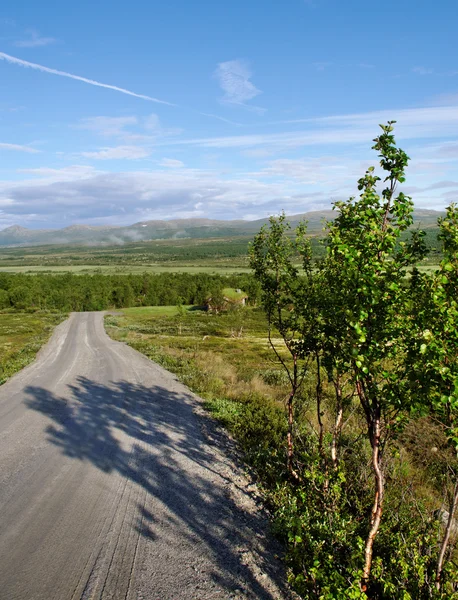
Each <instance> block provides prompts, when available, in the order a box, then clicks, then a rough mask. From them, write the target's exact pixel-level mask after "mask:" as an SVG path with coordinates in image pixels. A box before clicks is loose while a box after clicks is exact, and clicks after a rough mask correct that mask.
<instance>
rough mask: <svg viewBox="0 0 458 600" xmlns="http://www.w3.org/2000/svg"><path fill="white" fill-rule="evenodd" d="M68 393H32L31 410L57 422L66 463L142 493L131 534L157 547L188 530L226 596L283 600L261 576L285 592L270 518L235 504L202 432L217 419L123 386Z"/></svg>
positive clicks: (55, 433)
mask: <svg viewBox="0 0 458 600" xmlns="http://www.w3.org/2000/svg"><path fill="white" fill-rule="evenodd" d="M69 388H70V389H69V393H68V394H66V396H65V397H58V396H56V395H54V394H53V393H51V392H49V391H47V390H45V389H43V388H40V387H32V386H30V387H28V388H27V389H26V392H27V394H28V399H27V405H28V407H29V408H31V409H33V410H36V411H39V412H40V413H42V414H44V415H46V416H47V417H48V418H49V419H50V420H51V422H50V424H49V425H48V427H47V434H48V437H49V440H50V442H51V443H52V444H54V445H56V446H58V447H59V448H60V449H61V451H62V453H63V454H64V455H65V456H68V457H71V458H73V459H76V460H79V461H88V462H90V463H91V464H93V465H94V466H95V467H96V468H97V469H100V470H101V471H103V472H105V473H117V474H119V475H121V476H122V477H124V478H126V479H127V480H128V481H130V482H133V484H134V485H135V487H136V488H137V489H139V490H140V491H141V492H142V493H141V494H138V498H140V497H141V498H142V500H141V501H138V502H137V511H138V519H137V521H136V523H135V524H134V525H133V527H135V529H136V530H137V532H138V533H139V534H140V535H142V536H144V537H145V538H146V539H147V540H148V543H149V544H152V546H151V547H152V548H154V544H155V543H156V542H157V543H158V544H159V543H160V540H159V538H161V537H163V536H164V530H165V531H167V530H171V529H172V530H174V531H175V530H176V531H179V532H182V533H180V536H182V537H181V540H180V542H179V543H180V544H184V545H188V546H189V547H190V548H191V549H192V548H195V552H198V553H200V554H205V555H207V556H210V557H211V558H210V564H212V565H213V567H212V571H211V573H208V575H209V576H210V577H211V579H212V580H213V582H214V583H215V584H216V585H218V586H219V587H222V588H223V589H225V590H227V591H228V596H227V598H229V597H232V594H233V593H235V594H241V593H242V594H243V595H244V597H252V598H260V599H266V600H273V599H274V598H277V597H278V595H275V594H274V593H273V592H272V591H271V586H270V585H268V584H267V583H264V582H266V581H267V578H265V579H263V577H262V576H260V573H259V572H257V574H256V573H255V571H256V570H258V571H259V569H260V570H261V571H263V572H264V573H266V574H268V575H269V577H270V578H271V579H272V580H274V581H276V584H277V585H278V587H279V588H280V589H283V590H284V587H283V584H282V575H283V574H282V570H281V568H279V564H278V561H276V560H273V557H272V547H271V546H270V544H271V542H270V540H267V538H265V537H264V533H265V528H266V527H265V518H264V517H263V516H262V515H261V513H260V512H258V511H256V512H255V514H252V513H251V512H247V511H245V510H243V507H242V506H240V503H238V502H235V501H234V498H233V497H231V493H230V492H229V487H230V483H229V480H228V479H227V477H226V476H227V470H226V473H224V468H222V467H221V463H220V461H218V460H215V456H214V452H213V451H212V449H211V447H210V446H209V444H208V440H206V439H205V436H203V434H202V429H201V427H202V425H204V426H206V425H208V427H209V428H210V429H211V428H214V425H213V422H212V421H211V420H210V419H209V420H208V423H207V424H205V422H203V421H202V419H203V420H204V421H205V417H197V416H196V414H195V413H194V410H193V404H194V402H195V400H193V398H192V396H191V395H190V394H189V395H188V394H187V393H186V392H183V393H176V392H171V391H169V390H167V389H165V388H162V387H159V386H155V387H151V388H147V387H145V386H142V385H138V384H132V383H129V382H127V381H118V382H113V383H112V384H110V385H109V386H105V385H101V384H98V383H96V382H94V381H91V380H89V379H87V378H84V377H80V378H79V379H78V380H77V383H76V385H74V386H69ZM226 469H227V468H226ZM163 507H165V508H166V511H163ZM156 510H157V513H158V514H156ZM158 515H159V516H158ZM164 515H165V516H164ZM164 518H165V519H166V520H168V521H169V522H167V523H164V521H163V519H164ZM158 519H162V521H161V522H158ZM253 540H256V544H255V546H256V548H257V554H258V556H259V560H257V561H256V562H257V567H255V568H254V569H253V567H252V566H250V565H249V564H245V557H246V552H247V551H248V550H249V549H251V548H252V547H253ZM163 541H164V540H163ZM274 551H275V547H274ZM171 560H172V559H171ZM206 564H207V565H208V564H209V563H208V562H207V563H206ZM206 568H208V567H206ZM176 569H177V570H179V569H180V565H179V564H178V565H176ZM242 589H243V592H242ZM284 593H285V596H286V595H287V594H286V590H284ZM237 597H239V596H237Z"/></svg>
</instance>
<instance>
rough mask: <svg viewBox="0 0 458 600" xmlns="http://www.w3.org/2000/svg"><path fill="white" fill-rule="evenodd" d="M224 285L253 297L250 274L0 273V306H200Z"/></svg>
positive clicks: (256, 294) (255, 287) (85, 308)
mask: <svg viewBox="0 0 458 600" xmlns="http://www.w3.org/2000/svg"><path fill="white" fill-rule="evenodd" d="M225 287H235V288H241V289H243V290H244V291H245V292H246V293H247V295H248V298H249V301H250V302H252V303H255V302H256V300H257V299H258V297H259V284H258V283H257V282H256V280H255V279H254V277H253V276H252V275H250V274H239V275H237V274H235V275H228V276H223V275H209V274H188V273H160V274H156V275H155V274H149V273H145V274H138V275H137V274H132V275H103V274H93V275H89V274H82V275H76V274H72V273H66V274H63V275H52V274H37V275H28V274H15V273H0V309H5V308H14V309H20V310H60V311H66V312H68V311H91V310H106V309H109V308H126V307H130V306H168V305H178V304H191V305H197V306H200V305H203V304H204V303H205V302H206V300H207V299H208V298H209V297H219V296H221V295H222V290H223V288H225Z"/></svg>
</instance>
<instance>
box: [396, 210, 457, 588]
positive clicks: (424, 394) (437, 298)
mask: <svg viewBox="0 0 458 600" xmlns="http://www.w3.org/2000/svg"><path fill="white" fill-rule="evenodd" d="M439 227H440V233H439V240H440V242H441V244H442V256H443V258H442V260H441V262H440V265H439V268H438V270H437V271H436V272H434V273H433V274H427V273H426V274H420V273H418V272H416V273H415V274H414V277H413V281H412V290H413V294H412V297H413V302H412V311H411V323H412V324H413V327H412V329H411V332H412V334H411V339H410V345H409V352H408V353H407V357H406V361H407V370H408V371H409V372H410V375H411V383H412V386H413V390H414V393H415V394H416V396H417V399H418V405H417V406H416V409H417V411H418V412H419V413H420V414H424V413H425V412H426V413H429V414H431V415H432V417H433V418H434V420H435V422H436V423H438V424H440V425H441V426H442V429H443V432H444V435H445V438H446V440H447V443H448V444H449V445H450V446H451V447H452V448H453V450H454V454H455V456H458V208H457V207H456V206H455V205H451V206H449V207H448V208H447V211H446V216H445V217H444V218H442V219H440V220H439ZM448 467H449V468H448V475H449V476H451V478H452V485H451V486H448V487H449V489H448V515H446V516H447V518H446V526H445V530H444V535H443V538H442V542H441V544H440V551H439V556H438V560H437V568H436V588H437V590H438V591H440V590H441V589H442V588H443V585H444V561H445V559H446V555H447V552H448V550H449V543H450V537H451V531H452V529H453V524H454V515H455V513H456V510H457V507H458V462H457V461H455V463H454V464H450V465H448ZM448 570H450V567H449V569H448ZM446 575H447V574H446ZM448 576H449V577H448V579H449V581H450V578H451V577H453V576H454V578H455V579H456V578H457V576H458V573H457V572H456V571H455V572H454V573H448ZM445 583H446V582H445ZM448 591H451V590H450V589H449V590H448Z"/></svg>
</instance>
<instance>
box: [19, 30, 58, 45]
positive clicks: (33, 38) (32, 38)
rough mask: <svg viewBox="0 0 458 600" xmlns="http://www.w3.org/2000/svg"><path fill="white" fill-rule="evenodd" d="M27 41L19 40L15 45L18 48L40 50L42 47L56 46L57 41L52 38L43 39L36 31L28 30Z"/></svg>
mask: <svg viewBox="0 0 458 600" xmlns="http://www.w3.org/2000/svg"><path fill="white" fill-rule="evenodd" d="M26 34H27V35H28V38H27V39H24V40H18V41H17V42H14V45H15V46H17V47H18V48H38V47H40V46H49V45H50V44H54V43H55V42H56V41H57V40H56V39H55V38H52V37H42V36H40V34H39V33H38V31H36V30H35V29H27V30H26Z"/></svg>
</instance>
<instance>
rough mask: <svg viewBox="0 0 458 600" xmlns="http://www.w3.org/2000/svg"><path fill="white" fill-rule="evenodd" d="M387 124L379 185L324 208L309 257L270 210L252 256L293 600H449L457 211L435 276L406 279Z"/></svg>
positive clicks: (456, 483) (443, 223) (454, 493)
mask: <svg viewBox="0 0 458 600" xmlns="http://www.w3.org/2000/svg"><path fill="white" fill-rule="evenodd" d="M393 124H394V122H389V123H388V124H387V125H382V126H381V128H382V133H381V134H380V135H379V137H377V138H376V139H375V140H374V142H375V145H374V146H373V148H374V149H375V150H376V151H377V152H378V153H379V158H380V166H381V169H382V172H383V173H384V175H383V177H382V178H380V177H378V176H377V175H376V173H375V170H374V168H373V167H371V168H369V169H368V170H367V172H366V173H365V175H364V176H363V177H362V178H361V179H359V181H358V190H359V192H360V194H359V196H358V197H357V198H350V199H349V200H347V201H341V202H336V203H335V205H334V208H335V210H336V212H337V215H336V218H335V220H333V221H330V222H328V223H327V234H326V237H325V240H324V242H325V245H324V248H325V252H324V257H323V258H322V259H321V260H319V261H315V260H314V255H313V251H312V247H311V245H310V241H309V239H308V237H307V225H306V223H303V224H301V225H300V226H299V227H298V229H297V230H296V232H295V235H293V236H292V235H291V231H290V228H289V226H288V224H287V222H286V220H285V216H284V215H283V216H281V217H280V218H272V219H271V220H270V225H269V226H266V227H264V228H263V229H262V230H261V232H260V233H259V234H258V235H257V236H256V238H255V241H254V243H253V246H252V250H251V265H252V267H253V269H254V272H255V276H256V279H257V280H258V281H259V283H260V285H261V288H262V304H263V307H264V310H265V312H266V315H267V318H268V323H269V340H270V341H271V346H272V348H273V350H274V352H275V354H276V356H277V359H278V361H279V362H280V363H281V364H282V365H283V367H284V369H285V371H286V373H287V376H288V379H289V382H290V392H289V395H288V397H287V399H286V406H287V421H288V427H287V433H286V439H285V457H286V473H287V478H288V480H289V486H287V487H286V488H284V492H283V493H284V494H285V495H286V500H285V501H284V502H283V507H287V508H283V511H284V512H283V514H282V515H280V520H282V519H283V524H284V528H285V531H288V541H289V542H290V548H292V550H291V551H290V557H289V559H290V564H291V566H292V568H293V572H294V575H293V578H292V579H293V582H294V584H295V585H296V588H297V589H298V590H299V591H300V592H301V593H302V594H303V595H304V597H306V598H329V599H331V598H333V599H335V598H371V599H375V598H379V599H381V598H384V599H391V598H400V599H401V598H402V599H407V598H409V599H420V598H458V560H457V555H456V550H455V544H456V541H457V537H458V536H457V530H458V526H457V524H456V520H455V518H454V515H455V513H456V509H457V505H458V460H457V452H458V208H457V207H456V206H454V205H451V206H450V207H448V209H447V212H446V216H445V217H444V218H442V219H440V220H439V223H438V226H439V244H440V252H441V257H442V259H441V262H440V265H439V268H438V270H437V271H436V272H433V273H429V274H428V273H421V272H420V271H419V270H418V269H417V268H416V265H418V263H419V262H421V261H422V260H423V259H424V258H425V257H426V256H427V255H428V247H427V245H426V243H425V233H424V232H423V231H421V230H412V231H410V232H409V234H408V235H406V232H407V231H408V230H409V228H411V226H412V223H413V219H412V212H413V202H412V200H411V198H410V197H408V196H406V195H405V194H404V193H403V192H402V191H401V192H399V191H398V186H399V184H402V183H404V181H405V169H406V167H407V165H408V161H409V157H408V156H407V155H406V153H405V152H404V151H403V150H401V149H399V148H398V147H397V146H396V143H395V139H394V135H393ZM380 188H382V189H380ZM297 254H300V255H301V257H302V262H303V269H304V272H305V276H302V275H300V274H299V271H298V269H297V267H296V266H295V263H296V256H297ZM278 332H279V333H280V334H281V338H282V339H283V343H284V345H283V347H280V346H279V345H278V341H277V340H278ZM311 376H312V377H313V381H314V383H313V385H312V386H310V383H308V385H309V387H308V397H306V398H304V394H303V391H302V390H303V387H304V382H310V377H311ZM311 389H313V399H312V400H311V398H310V391H311ZM311 401H313V405H314V415H315V416H314V418H313V420H312V419H310V418H308V421H304V419H303V418H302V417H303V415H304V405H305V406H306V407H307V403H309V405H308V406H310V402H311ZM305 414H306V415H307V414H309V413H307V411H305ZM420 474H421V475H420ZM421 477H423V478H425V479H426V480H425V481H424V482H422V483H421V484H420V483H419V480H420V479H421ZM285 490H286V491H285ZM425 490H428V492H426V491H425ZM431 494H437V496H438V497H439V498H440V501H437V500H436V502H435V504H436V508H437V509H438V511H437V512H436V513H433V512H432V510H431V508H432V507H431V504H433V502H432V501H431Z"/></svg>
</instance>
